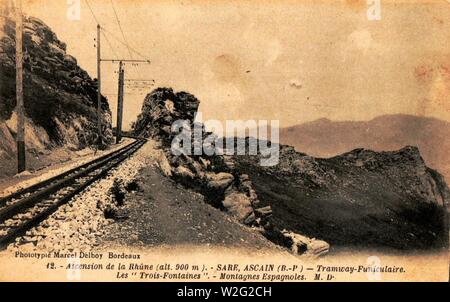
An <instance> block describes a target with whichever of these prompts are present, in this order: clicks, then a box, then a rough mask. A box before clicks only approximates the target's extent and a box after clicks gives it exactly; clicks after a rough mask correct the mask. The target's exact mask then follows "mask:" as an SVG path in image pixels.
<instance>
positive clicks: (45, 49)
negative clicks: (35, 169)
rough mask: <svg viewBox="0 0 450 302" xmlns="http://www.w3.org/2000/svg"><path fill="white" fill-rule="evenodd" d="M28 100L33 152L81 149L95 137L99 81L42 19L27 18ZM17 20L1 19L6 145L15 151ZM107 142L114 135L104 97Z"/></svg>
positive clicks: (0, 110)
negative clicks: (81, 65) (80, 63)
mask: <svg viewBox="0 0 450 302" xmlns="http://www.w3.org/2000/svg"><path fill="white" fill-rule="evenodd" d="M23 32H24V34H23V45H24V46H23V49H24V76H23V79H24V100H25V102H24V103H25V114H26V135H27V137H26V144H27V150H28V151H29V152H36V153H38V152H42V150H43V149H45V148H51V147H55V146H66V147H67V148H69V149H73V150H76V149H81V148H83V147H86V146H89V145H91V144H92V143H93V140H94V139H95V138H94V137H93V136H92V133H95V129H96V122H97V114H96V106H97V82H96V80H93V79H91V78H90V77H89V75H88V74H87V72H86V71H85V70H83V69H82V68H80V66H78V64H77V60H76V59H75V58H74V57H73V56H71V55H69V54H68V53H67V52H66V44H65V43H63V42H61V41H60V40H59V39H58V38H57V36H56V35H55V33H54V32H53V31H52V30H51V29H50V28H49V27H48V26H47V25H46V24H44V23H43V22H42V21H41V20H39V19H37V18H34V17H24V24H23ZM15 76H16V71H15V22H14V20H13V19H11V18H8V17H6V18H4V17H2V18H0V129H1V130H0V141H1V142H2V145H1V146H0V148H1V152H2V156H3V157H8V156H9V157H11V156H14V153H15V143H14V135H15V131H16V125H15V122H16V121H15V120H16V117H15V112H14V108H15V106H16V98H15ZM101 107H102V124H103V128H104V133H105V139H106V142H108V141H109V140H110V139H112V130H111V112H110V110H109V106H108V102H107V100H106V98H104V97H103V98H102V105H101Z"/></svg>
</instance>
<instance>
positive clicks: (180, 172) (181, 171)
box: [173, 166, 195, 181]
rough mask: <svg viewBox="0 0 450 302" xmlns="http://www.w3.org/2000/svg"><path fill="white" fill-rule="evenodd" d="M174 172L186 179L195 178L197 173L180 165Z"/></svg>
mask: <svg viewBox="0 0 450 302" xmlns="http://www.w3.org/2000/svg"><path fill="white" fill-rule="evenodd" d="M173 174H174V175H175V176H177V177H178V178H181V179H182V180H185V181H191V180H193V179H194V178H195V174H194V173H192V171H191V170H189V169H188V168H186V167H184V166H178V167H176V168H175V169H174V170H173Z"/></svg>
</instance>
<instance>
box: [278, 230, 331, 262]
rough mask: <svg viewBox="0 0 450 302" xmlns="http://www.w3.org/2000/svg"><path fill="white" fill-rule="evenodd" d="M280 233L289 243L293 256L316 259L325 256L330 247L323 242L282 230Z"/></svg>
mask: <svg viewBox="0 0 450 302" xmlns="http://www.w3.org/2000/svg"><path fill="white" fill-rule="evenodd" d="M281 233H282V234H283V236H285V237H286V238H287V239H288V241H289V242H291V247H290V248H291V250H292V252H293V253H294V254H299V255H303V254H305V255H310V256H315V257H318V256H322V255H325V254H327V253H328V251H329V249H330V245H329V244H328V243H327V242H325V241H323V240H317V239H315V238H308V237H306V236H303V235H300V234H297V233H294V232H289V231H287V230H283V231H282V232H281Z"/></svg>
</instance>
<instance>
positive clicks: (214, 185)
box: [206, 172, 234, 192]
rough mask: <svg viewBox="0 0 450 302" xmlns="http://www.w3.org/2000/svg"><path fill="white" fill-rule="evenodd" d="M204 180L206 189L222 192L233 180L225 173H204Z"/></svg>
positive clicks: (232, 177) (231, 176)
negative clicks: (205, 180) (206, 183)
mask: <svg viewBox="0 0 450 302" xmlns="http://www.w3.org/2000/svg"><path fill="white" fill-rule="evenodd" d="M206 179H207V181H208V185H207V186H208V188H210V189H214V190H218V191H222V192H223V191H225V189H226V188H228V186H230V185H231V183H232V182H233V180H234V176H233V175H231V174H230V173H225V172H220V173H214V172H208V173H206Z"/></svg>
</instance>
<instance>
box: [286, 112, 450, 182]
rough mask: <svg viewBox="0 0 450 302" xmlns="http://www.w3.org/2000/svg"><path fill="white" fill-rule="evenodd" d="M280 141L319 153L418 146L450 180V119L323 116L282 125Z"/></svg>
mask: <svg viewBox="0 0 450 302" xmlns="http://www.w3.org/2000/svg"><path fill="white" fill-rule="evenodd" d="M280 142H281V143H283V144H287V145H290V146H294V147H295V148H296V149H297V150H298V151H300V152H305V153H307V154H309V155H312V156H316V157H331V156H335V155H338V154H341V153H344V152H347V151H350V150H353V149H356V148H366V149H371V150H374V151H389V150H398V149H400V148H403V147H404V146H417V147H418V148H419V150H420V153H421V155H422V156H423V158H424V160H425V162H426V163H427V165H429V166H430V167H432V168H434V169H437V170H438V171H439V172H441V173H442V174H443V175H444V176H445V177H446V179H447V181H450V152H448V150H450V123H448V122H445V121H441V120H438V119H435V118H428V117H418V116H411V115H384V116H379V117H377V118H374V119H373V120H370V121H358V122H347V121H344V122H335V121H330V120H328V119H320V120H316V121H313V122H309V123H304V124H300V125H297V126H292V127H288V128H283V129H280Z"/></svg>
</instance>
